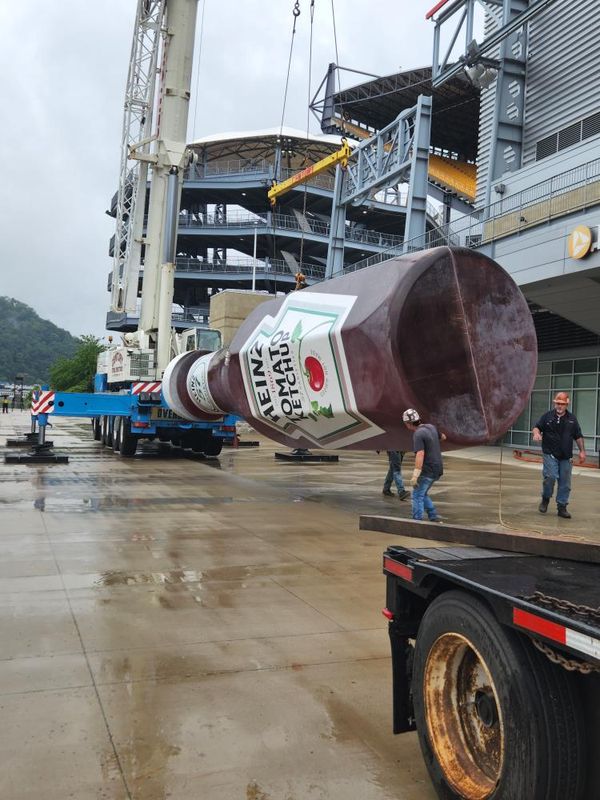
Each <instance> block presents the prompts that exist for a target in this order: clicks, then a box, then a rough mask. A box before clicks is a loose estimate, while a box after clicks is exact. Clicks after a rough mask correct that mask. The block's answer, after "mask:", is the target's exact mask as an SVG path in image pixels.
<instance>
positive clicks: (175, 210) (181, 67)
mask: <svg viewBox="0 0 600 800" xmlns="http://www.w3.org/2000/svg"><path fill="white" fill-rule="evenodd" d="M197 5H198V0H167V3H166V9H165V11H166V40H165V46H164V53H163V67H162V70H161V86H160V93H159V98H158V120H157V132H156V142H155V148H156V150H155V154H154V158H151V159H150V160H151V163H152V182H151V185H150V200H149V205H148V225H147V232H146V237H145V240H144V242H145V246H146V252H145V259H144V280H143V283H142V303H141V309H140V321H139V329H138V336H139V338H140V341H141V342H142V343H146V342H147V343H153V344H154V347H155V349H156V366H157V377H160V376H161V375H162V371H163V370H164V369H165V367H166V366H167V364H168V363H169V360H170V339H171V308H172V303H173V291H174V280H175V250H176V230H177V217H178V214H179V203H180V199H181V186H182V181H183V167H184V166H185V157H186V141H187V122H188V111H189V102H190V90H191V83H192V59H193V55H194V39H195V32H196V12H197Z"/></svg>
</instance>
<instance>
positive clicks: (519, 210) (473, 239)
mask: <svg viewBox="0 0 600 800" xmlns="http://www.w3.org/2000/svg"><path fill="white" fill-rule="evenodd" d="M597 205H600V159H595V160H594V161H588V162H587V163H586V164H582V165H581V166H579V167H575V168H573V169H570V170H567V171H565V172H562V173H560V174H559V175H555V176H554V177H552V178H548V179H547V180H545V181H541V182H540V183H537V184H535V185H534V186H530V187H528V188H527V189H523V191H521V192H517V193H516V194H514V195H511V196H510V197H506V198H502V199H501V200H497V201H496V202H494V203H491V204H490V205H489V206H486V207H485V208H482V209H480V210H479V211H478V212H477V213H476V214H466V215H465V216H463V217H459V218H458V219H456V220H453V221H452V222H451V223H450V224H449V225H440V226H438V227H435V228H433V229H431V230H429V231H427V232H426V233H425V235H424V236H418V237H416V238H414V239H411V240H410V241H407V242H406V245H405V250H406V252H415V251H418V250H423V249H425V248H428V247H438V246H439V245H453V246H460V247H480V246H482V245H485V244H490V243H491V242H494V241H496V240H497V239H501V238H503V237H505V236H513V235H515V234H518V233H521V232H523V231H526V230H530V229H531V228H535V227H537V226H538V225H543V224H546V223H548V222H551V221H552V220H553V219H558V218H559V217H562V216H564V215H565V214H571V213H573V212H575V211H581V210H584V209H586V208H589V207H591V206H597ZM394 255H398V250H397V248H390V249H389V250H387V251H385V252H382V253H377V254H376V255H373V256H370V257H369V258H366V259H363V261H360V262H358V264H356V265H355V267H354V268H355V269H362V268H363V267H368V266H371V264H377V263H379V262H380V261H382V260H384V259H385V258H392V257H393V256H394Z"/></svg>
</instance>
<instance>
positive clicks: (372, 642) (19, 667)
mask: <svg viewBox="0 0 600 800" xmlns="http://www.w3.org/2000/svg"><path fill="white" fill-rule="evenodd" d="M27 430H29V417H28V415H27V414H25V413H20V412H12V413H11V414H9V415H2V416H0V443H3V442H4V440H5V438H6V436H11V437H12V436H13V435H15V434H20V433H24V432H25V431H27ZM52 438H53V440H54V442H55V446H56V450H57V451H60V452H66V453H68V454H69V456H70V463H69V464H67V465H53V466H24V465H5V464H3V463H2V464H1V465H0V556H1V557H0V642H1V644H2V649H1V655H0V711H1V718H2V721H3V725H2V730H1V732H0V758H1V761H2V765H3V769H2V771H1V772H0V797H2V798H7V800H9V799H10V800H22V799H23V800H24V799H25V798H27V800H30V799H31V800H33V798H36V800H37V799H38V798H40V797H43V798H44V799H45V800H55V799H56V800H64V798H76V800H87V799H88V798H90V799H91V798H106V800H121V799H122V798H129V799H131V798H135V800H162V799H163V798H173V799H174V800H192V799H194V798H207V800H342V798H343V800H348V798H356V799H357V800H434V797H435V795H434V793H433V790H432V789H431V787H430V785H429V781H428V778H427V774H426V771H425V768H424V766H423V763H422V760H421V756H420V751H419V747H418V742H417V739H416V736H415V735H414V734H408V735H403V736H397V737H395V736H393V735H392V722H391V669H390V659H389V645H388V640H387V631H386V622H385V620H384V618H383V617H382V616H381V608H382V607H383V605H384V602H385V586H384V579H383V576H382V575H381V554H382V552H383V550H384V548H385V547H386V546H387V545H388V544H391V543H394V542H399V541H400V540H399V539H397V538H391V537H389V536H387V535H385V534H378V533H370V532H359V531H358V515H359V514H361V513H364V514H379V513H381V514H398V515H399V516H405V517H409V516H410V507H409V504H408V503H406V502H399V501H398V500H397V498H396V497H391V498H386V497H383V496H382V495H381V487H382V483H383V477H384V475H385V472H386V469H387V459H386V457H385V454H384V453H382V454H381V455H379V456H377V455H376V454H375V453H358V452H352V453H341V454H340V461H339V463H338V464H299V465H298V464H289V463H282V462H279V461H275V459H274V453H275V451H276V450H278V449H279V450H281V448H279V447H278V446H276V445H275V444H272V443H269V442H266V441H265V440H264V439H261V445H260V447H259V448H247V449H246V448H241V449H238V450H228V449H227V450H224V451H223V453H222V455H221V456H220V457H219V458H218V459H203V458H201V457H199V456H195V455H191V454H190V455H187V454H183V453H181V452H178V451H172V452H171V453H169V452H168V451H165V450H164V448H159V447H158V446H156V445H154V444H152V445H148V446H146V447H145V448H144V449H143V451H142V452H141V453H140V454H139V455H138V456H136V457H135V458H134V459H119V458H118V457H116V456H114V455H113V454H112V453H110V452H109V451H107V450H105V449H102V448H101V446H100V445H99V443H96V442H94V441H93V440H92V438H91V433H90V427H89V425H88V424H87V423H83V422H81V421H77V420H58V421H56V422H55V425H54V428H53V429H52ZM251 438H253V439H254V438H259V437H255V436H254V435H252V437H251ZM499 452H500V451H499V450H492V449H490V448H477V449H475V450H473V451H470V452H469V454H468V455H469V458H465V455H466V454H465V453H464V452H463V453H456V454H452V455H449V456H448V457H447V458H446V474H445V476H444V479H443V481H441V482H440V483H439V485H438V486H437V487H436V488H435V489H434V492H433V498H434V500H435V502H436V504H437V505H438V507H439V510H440V512H441V514H442V516H443V517H444V518H445V519H446V520H447V521H448V522H451V523H454V524H468V525H480V524H494V525H497V524H498V522H499V508H500V510H501V515H502V520H503V521H504V523H505V524H507V525H511V526H515V527H518V528H523V527H525V528H528V529H534V530H539V531H540V535H544V533H545V532H548V533H550V532H553V531H556V530H560V531H569V532H571V533H581V534H585V535H586V537H590V536H594V535H598V538H599V540H600V533H596V532H597V531H598V523H597V519H598V513H599V511H600V499H599V496H598V491H597V489H598V487H599V485H600V484H598V479H599V478H600V474H599V473H598V471H597V470H595V471H592V470H575V473H576V474H575V477H574V482H573V483H574V490H573V496H572V503H571V505H570V510H571V511H572V513H573V519H572V520H570V521H567V520H561V519H558V518H557V517H556V515H555V514H554V513H552V508H551V509H550V511H549V513H548V515H547V516H546V517H542V516H541V515H540V514H539V513H537V510H536V509H537V503H538V499H539V487H540V467H539V466H537V465H523V464H519V463H517V462H515V461H513V460H512V457H511V456H512V454H511V451H504V452H503V463H502V464H501V465H500V464H499V463H497V462H498V455H499ZM411 470H412V459H411V458H407V461H406V463H405V468H404V471H405V474H406V475H410V471H411ZM500 484H501V487H502V490H501V494H500V492H499V485H500ZM441 530H443V528H441ZM429 544H430V543H428V545H429Z"/></svg>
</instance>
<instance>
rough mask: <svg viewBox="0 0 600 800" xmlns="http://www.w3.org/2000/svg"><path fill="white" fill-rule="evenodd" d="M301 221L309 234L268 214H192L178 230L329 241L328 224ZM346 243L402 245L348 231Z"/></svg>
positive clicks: (397, 239)
mask: <svg viewBox="0 0 600 800" xmlns="http://www.w3.org/2000/svg"><path fill="white" fill-rule="evenodd" d="M303 221H304V222H305V223H306V225H307V226H308V228H309V230H306V229H304V228H303V227H302V225H301V224H300V222H299V220H298V219H297V218H296V217H292V216H289V215H287V214H272V213H270V214H267V215H266V217H265V218H264V219H263V218H261V217H256V216H253V215H250V214H247V215H244V214H239V215H236V216H233V217H232V216H231V215H230V216H228V217H227V218H226V219H221V218H218V217H215V216H214V215H208V216H207V217H205V218H204V219H202V218H200V217H196V216H195V215H192V214H180V216H179V227H180V228H198V229H200V228H202V229H204V230H208V229H210V228H213V229H214V228H220V229H222V228H249V229H251V230H253V229H254V228H256V229H257V230H261V231H262V232H263V233H264V232H267V233H272V232H275V233H276V232H277V231H278V230H288V231H297V232H300V233H302V232H304V233H305V234H308V235H313V236H322V237H324V238H328V237H329V230H330V226H329V223H328V222H323V221H322V220H317V219H314V218H313V217H304V218H303ZM346 240H347V241H350V242H360V243H362V244H367V245H369V244H371V245H375V246H377V247H394V246H397V245H398V244H401V243H402V241H403V237H402V236H397V235H396V234H392V233H380V232H379V231H372V230H369V229H367V228H358V227H350V226H349V227H348V228H347V230H346Z"/></svg>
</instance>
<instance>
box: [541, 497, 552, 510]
mask: <svg viewBox="0 0 600 800" xmlns="http://www.w3.org/2000/svg"><path fill="white" fill-rule="evenodd" d="M549 502H550V498H549V497H542V502H541V503H540V504H539V506H538V511H539V512H540V514H545V513H546V511H548V503H549Z"/></svg>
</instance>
